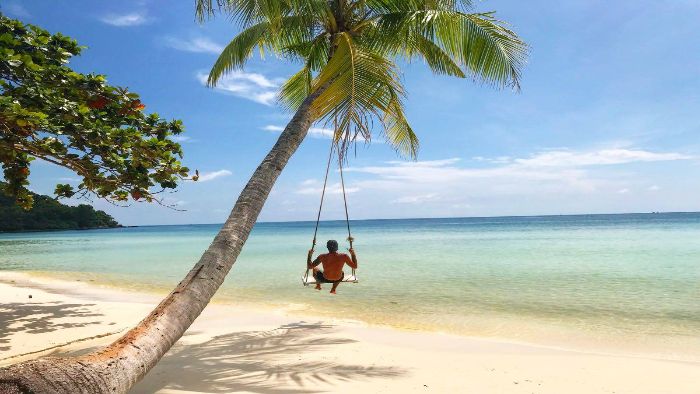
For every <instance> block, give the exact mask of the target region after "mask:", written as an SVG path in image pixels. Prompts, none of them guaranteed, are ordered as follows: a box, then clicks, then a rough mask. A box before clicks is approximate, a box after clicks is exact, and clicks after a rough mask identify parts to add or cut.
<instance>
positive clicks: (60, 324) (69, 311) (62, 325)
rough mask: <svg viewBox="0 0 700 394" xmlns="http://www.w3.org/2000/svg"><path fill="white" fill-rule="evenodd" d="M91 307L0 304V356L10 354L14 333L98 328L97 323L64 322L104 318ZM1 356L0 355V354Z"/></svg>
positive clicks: (59, 304) (48, 303) (49, 303)
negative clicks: (4, 353)
mask: <svg viewBox="0 0 700 394" xmlns="http://www.w3.org/2000/svg"><path fill="white" fill-rule="evenodd" d="M92 306H94V304H65V303H61V302H43V303H39V302H37V303H23V302H13V303H9V304H0V352H4V351H7V350H10V346H9V342H10V339H9V337H10V336H11V335H12V334H14V333H17V332H25V333H29V334H41V333H46V332H52V331H56V330H61V329H70V328H75V327H84V326H88V325H92V324H101V322H100V321H81V322H68V321H63V320H60V319H63V318H80V319H81V320H85V318H88V317H98V316H103V315H102V314H100V313H95V312H94V311H93V310H91V307H92ZM0 355H1V353H0Z"/></svg>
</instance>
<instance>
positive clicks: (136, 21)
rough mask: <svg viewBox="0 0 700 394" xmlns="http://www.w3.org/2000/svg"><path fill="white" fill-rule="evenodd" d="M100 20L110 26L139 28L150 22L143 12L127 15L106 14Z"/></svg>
mask: <svg viewBox="0 0 700 394" xmlns="http://www.w3.org/2000/svg"><path fill="white" fill-rule="evenodd" d="M100 20H101V21H102V22H104V23H106V24H108V25H112V26H119V27H125V26H139V25H143V24H146V23H148V22H149V21H150V18H148V17H147V16H146V13H145V12H132V13H129V14H121V15H119V14H108V15H105V16H103V17H102V18H100Z"/></svg>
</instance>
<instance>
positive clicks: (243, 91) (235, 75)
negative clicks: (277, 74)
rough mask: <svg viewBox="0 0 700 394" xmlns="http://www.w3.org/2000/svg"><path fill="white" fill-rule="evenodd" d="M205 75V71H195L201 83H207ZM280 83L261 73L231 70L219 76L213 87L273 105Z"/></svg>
mask: <svg viewBox="0 0 700 394" xmlns="http://www.w3.org/2000/svg"><path fill="white" fill-rule="evenodd" d="M207 77H208V75H207V74H206V73H203V72H199V73H197V79H198V80H199V82H201V83H202V85H206V84H207ZM281 83H282V81H281V80H279V79H274V80H271V79H269V78H267V77H266V76H264V75H262V74H257V73H247V72H244V71H240V70H233V71H231V72H230V73H228V74H226V75H224V76H223V77H221V78H220V79H219V81H218V82H217V84H216V87H215V88H214V89H215V90H217V91H220V92H223V93H227V94H233V95H234V96H238V97H242V98H245V99H248V100H252V101H255V102H256V103H260V104H264V105H273V104H274V102H275V100H276V99H277V93H278V91H279V86H280V85H281Z"/></svg>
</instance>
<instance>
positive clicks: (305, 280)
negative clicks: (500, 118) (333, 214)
mask: <svg viewBox="0 0 700 394" xmlns="http://www.w3.org/2000/svg"><path fill="white" fill-rule="evenodd" d="M333 152H337V154H338V170H339V171H340V186H341V188H342V191H343V206H344V207H345V224H346V226H347V229H348V242H349V243H350V248H352V242H353V241H354V240H355V239H354V238H353V237H352V233H351V231H350V215H349V214H348V198H347V195H346V193H345V179H344V177H343V158H342V155H341V154H340V146H339V145H338V142H336V140H335V138H332V139H331V146H330V149H329V152H328V163H327V164H326V175H325V176H324V178H323V189H322V191H321V202H320V203H319V205H318V214H317V215H316V227H315V228H314V238H313V240H312V241H311V249H315V248H316V236H317V235H318V225H319V223H320V221H321V211H322V210H323V201H324V199H325V197H326V187H327V186H328V174H329V172H330V169H331V162H332V161H333ZM309 271H310V269H309V268H307V269H306V273H305V274H304V276H303V278H302V282H303V283H304V286H307V285H308V284H309ZM343 282H353V283H357V276H356V275H355V269H354V268H353V269H352V275H351V276H350V277H348V278H346V279H344V280H343Z"/></svg>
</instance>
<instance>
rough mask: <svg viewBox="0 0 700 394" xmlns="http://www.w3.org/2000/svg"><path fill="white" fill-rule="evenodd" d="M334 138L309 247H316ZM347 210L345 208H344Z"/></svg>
mask: <svg viewBox="0 0 700 394" xmlns="http://www.w3.org/2000/svg"><path fill="white" fill-rule="evenodd" d="M334 142H335V141H334V140H333V139H331V148H330V150H329V152H328V164H326V176H325V178H323V191H322V192H321V203H320V204H319V205H318V215H316V228H315V229H314V239H313V241H312V242H311V249H313V248H315V247H316V234H318V223H319V222H320V221H321V210H322V209H323V198H324V197H325V196H326V185H327V184H328V171H329V170H330V169H331V158H333V148H334V146H335V144H334ZM346 212H347V210H346Z"/></svg>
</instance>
